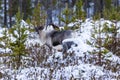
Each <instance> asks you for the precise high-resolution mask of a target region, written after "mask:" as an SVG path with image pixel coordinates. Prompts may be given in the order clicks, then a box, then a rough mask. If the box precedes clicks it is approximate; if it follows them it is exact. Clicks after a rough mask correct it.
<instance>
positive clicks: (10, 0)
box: [9, 0, 12, 27]
mask: <svg viewBox="0 0 120 80" xmlns="http://www.w3.org/2000/svg"><path fill="white" fill-rule="evenodd" d="M9 25H10V26H9V27H12V0H9Z"/></svg>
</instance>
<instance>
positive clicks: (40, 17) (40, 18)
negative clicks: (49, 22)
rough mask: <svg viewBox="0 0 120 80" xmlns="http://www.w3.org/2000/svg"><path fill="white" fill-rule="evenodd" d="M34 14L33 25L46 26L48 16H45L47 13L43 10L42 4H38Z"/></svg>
mask: <svg viewBox="0 0 120 80" xmlns="http://www.w3.org/2000/svg"><path fill="white" fill-rule="evenodd" d="M33 13H34V14H33V16H32V24H33V25H34V26H35V27H38V26H43V25H45V19H46V15H45V12H44V11H43V10H41V5H40V4H37V6H36V7H35V8H34V10H33Z"/></svg>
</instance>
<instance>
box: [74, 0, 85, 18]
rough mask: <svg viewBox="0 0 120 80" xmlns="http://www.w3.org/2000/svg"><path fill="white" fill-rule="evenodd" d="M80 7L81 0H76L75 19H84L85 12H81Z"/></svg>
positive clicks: (81, 5) (81, 4)
mask: <svg viewBox="0 0 120 80" xmlns="http://www.w3.org/2000/svg"><path fill="white" fill-rule="evenodd" d="M82 7H83V2H82V0H77V2H76V11H75V13H76V18H77V19H85V12H83V10H82Z"/></svg>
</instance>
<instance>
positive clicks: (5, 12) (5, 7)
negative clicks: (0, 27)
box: [4, 0, 8, 27]
mask: <svg viewBox="0 0 120 80" xmlns="http://www.w3.org/2000/svg"><path fill="white" fill-rule="evenodd" d="M4 26H5V27H8V26H7V1H6V0H4Z"/></svg>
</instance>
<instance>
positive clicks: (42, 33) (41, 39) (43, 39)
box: [39, 30, 46, 44]
mask: <svg viewBox="0 0 120 80" xmlns="http://www.w3.org/2000/svg"><path fill="white" fill-rule="evenodd" d="M39 37H40V41H41V42H42V44H45V43H46V32H45V31H43V30H41V31H39Z"/></svg>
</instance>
